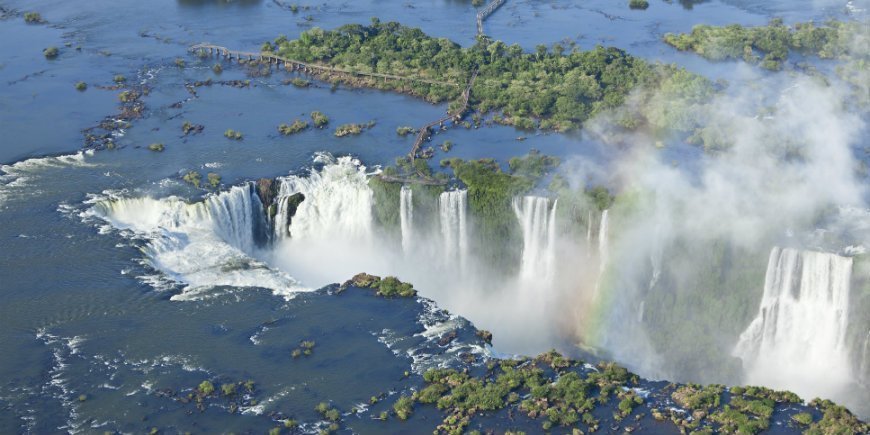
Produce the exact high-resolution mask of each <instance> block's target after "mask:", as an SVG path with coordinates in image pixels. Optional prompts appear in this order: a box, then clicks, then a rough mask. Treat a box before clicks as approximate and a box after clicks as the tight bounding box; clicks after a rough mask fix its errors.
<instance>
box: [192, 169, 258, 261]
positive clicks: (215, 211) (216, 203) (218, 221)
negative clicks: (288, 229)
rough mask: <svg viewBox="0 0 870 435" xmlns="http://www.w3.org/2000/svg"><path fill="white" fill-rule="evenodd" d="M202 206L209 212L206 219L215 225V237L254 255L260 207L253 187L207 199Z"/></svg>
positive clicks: (235, 188)
mask: <svg viewBox="0 0 870 435" xmlns="http://www.w3.org/2000/svg"><path fill="white" fill-rule="evenodd" d="M204 206H205V207H206V208H207V209H208V210H207V211H206V212H205V213H204V215H205V217H207V218H208V219H210V220H211V221H212V222H213V223H214V229H215V233H216V234H217V235H218V236H219V237H220V238H221V239H223V240H224V241H225V242H226V243H228V244H229V245H231V246H234V247H235V248H237V249H239V250H241V251H242V252H245V253H247V254H251V253H253V252H254V241H255V236H256V234H257V231H258V230H260V229H262V227H263V225H262V222H261V221H262V218H263V206H262V204H260V200H259V198H257V195H256V194H254V192H253V185H252V184H250V183H249V184H246V185H244V186H233V187H232V188H231V189H230V190H229V191H227V192H224V193H221V194H219V195H210V196H208V197H207V198H206V199H205V202H204ZM195 208H196V207H195Z"/></svg>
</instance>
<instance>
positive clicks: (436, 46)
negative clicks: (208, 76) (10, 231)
mask: <svg viewBox="0 0 870 435" xmlns="http://www.w3.org/2000/svg"><path fill="white" fill-rule="evenodd" d="M264 49H266V50H270V51H271V50H274V51H276V52H277V53H278V54H280V55H282V56H284V57H287V58H291V59H296V60H300V61H304V62H318V63H323V64H329V65H332V66H336V67H341V68H347V69H351V70H353V71H360V72H377V73H384V74H393V75H403V76H409V77H419V78H427V79H432V80H439V81H444V82H450V83H454V84H456V85H457V86H441V85H432V84H425V83H414V84H412V85H409V86H410V89H405V91H406V92H409V93H412V94H415V95H419V96H422V97H424V98H426V99H427V100H429V101H432V102H440V101H448V100H452V99H456V98H457V97H459V95H460V93H461V91H462V88H463V87H464V85H465V84H466V83H467V82H468V80H469V79H470V77H471V76H472V74H473V71H475V70H477V71H479V76H478V78H477V80H476V82H475V83H474V87H473V90H472V104H473V106H472V107H474V108H476V109H477V110H479V111H481V112H490V111H492V112H499V113H501V114H502V115H503V117H500V119H501V120H502V121H503V122H504V123H506V124H511V125H515V126H517V127H520V128H530V129H531V128H536V127H540V128H545V129H556V130H568V129H572V128H577V127H579V126H581V125H582V123H583V122H584V121H586V120H588V119H590V118H591V117H593V116H595V115H598V114H600V113H603V112H605V111H608V110H611V109H615V108H617V107H620V106H622V105H623V103H625V101H626V99H627V98H628V96H629V94H631V93H632V92H644V91H646V92H651V90H655V89H658V88H659V87H660V86H661V85H662V84H667V85H668V86H670V87H671V88H674V87H679V88H681V89H679V90H677V91H676V92H674V95H677V96H680V97H683V100H684V101H686V102H688V103H687V104H686V106H690V105H691V104H693V102H696V101H700V100H701V99H703V98H706V97H707V96H708V95H709V93H710V92H711V90H712V85H711V84H710V83H709V82H708V81H707V80H706V79H703V78H701V77H699V76H696V75H694V74H690V73H687V72H686V71H685V70H682V69H680V68H677V67H675V66H671V65H659V64H651V63H648V62H646V61H644V60H642V59H639V58H636V57H634V56H631V55H629V54H628V53H626V52H625V51H623V50H620V49H617V48H605V47H601V46H596V47H595V48H592V49H590V50H581V49H579V48H578V47H565V46H563V45H561V44H555V45H553V46H552V47H549V48H548V47H546V46H544V45H539V46H538V47H537V48H536V50H535V51H534V52H526V51H524V50H523V49H522V48H521V47H520V46H519V45H516V44H514V45H507V44H505V43H504V42H501V41H495V40H492V39H490V38H488V37H479V38H478V40H477V43H476V44H474V45H473V46H471V47H468V48H462V47H461V46H459V45H458V44H456V43H454V42H452V41H450V40H448V39H445V38H434V37H430V36H428V35H426V34H425V33H423V32H422V31H421V30H419V29H415V28H410V27H406V26H402V25H401V24H399V23H395V22H381V21H379V20H378V19H376V18H374V19H372V23H371V24H370V25H368V26H365V25H359V24H350V25H345V26H342V27H339V28H338V29H335V30H332V31H325V30H322V29H319V28H314V29H311V30H308V31H306V32H303V33H302V35H301V36H300V37H299V39H296V40H288V39H287V38H286V37H283V36H282V37H279V38H277V39H276V40H275V41H274V45H272V44H266V45H265V46H264ZM675 80H676V81H675ZM373 84H374V83H373ZM375 86H378V87H382V88H389V89H395V86H396V85H394V84H389V83H386V82H383V83H382V84H375ZM629 118H633V119H624V121H625V122H624V124H625V126H627V127H639V126H644V125H647V124H649V123H650V122H652V123H653V124H655V125H653V127H656V128H657V127H658V124H659V121H658V120H650V119H647V116H645V115H644V114H643V113H634V114H632V115H631V116H630V117H629Z"/></svg>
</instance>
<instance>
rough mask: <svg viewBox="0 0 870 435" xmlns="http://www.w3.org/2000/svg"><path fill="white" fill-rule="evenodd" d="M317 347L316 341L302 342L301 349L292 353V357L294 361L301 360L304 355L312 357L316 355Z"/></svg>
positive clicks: (300, 343)
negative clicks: (315, 348)
mask: <svg viewBox="0 0 870 435" xmlns="http://www.w3.org/2000/svg"><path fill="white" fill-rule="evenodd" d="M315 345H316V343H315V342H314V340H302V341H301V342H299V347H297V348H296V349H293V351H291V352H290V356H292V357H293V359H296V358H299V357H300V356H302V355H305V356H311V355H312V354H313V353H314V346H315Z"/></svg>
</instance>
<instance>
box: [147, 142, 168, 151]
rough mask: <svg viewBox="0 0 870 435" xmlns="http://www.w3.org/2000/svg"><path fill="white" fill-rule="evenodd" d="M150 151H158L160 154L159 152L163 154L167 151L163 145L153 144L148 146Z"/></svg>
mask: <svg viewBox="0 0 870 435" xmlns="http://www.w3.org/2000/svg"><path fill="white" fill-rule="evenodd" d="M148 149H149V150H151V151H156V152H158V153H159V152H163V150H164V149H166V147H165V146H163V144H162V143H153V144H151V145H148Z"/></svg>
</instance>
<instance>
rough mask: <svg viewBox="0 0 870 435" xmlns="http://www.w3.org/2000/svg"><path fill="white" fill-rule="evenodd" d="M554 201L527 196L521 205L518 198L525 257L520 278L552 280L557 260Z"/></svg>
mask: <svg viewBox="0 0 870 435" xmlns="http://www.w3.org/2000/svg"><path fill="white" fill-rule="evenodd" d="M557 205H558V200H556V201H553V207H552V209H551V208H550V200H549V199H548V198H544V197H540V196H526V197H524V198H523V199H522V204H520V201H519V199H515V200H514V204H513V206H514V211H515V212H516V215H517V219H519V221H520V226H521V227H522V231H523V256H522V263H521V266H520V278H521V279H524V280H530V279H535V278H538V279H540V278H543V280H544V281H545V282H551V281H552V280H553V277H554V274H555V261H556V252H555V251H556V206H557Z"/></svg>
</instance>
